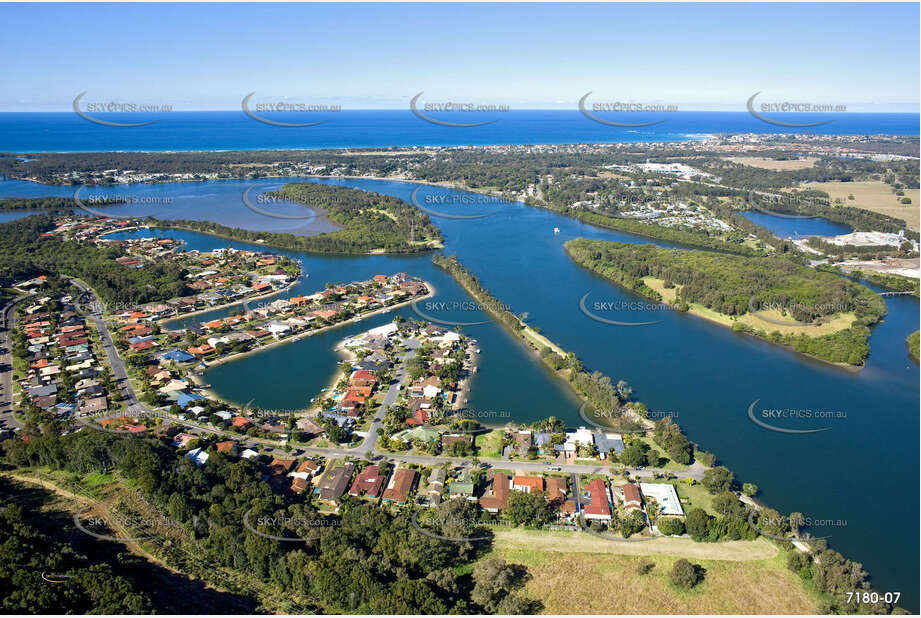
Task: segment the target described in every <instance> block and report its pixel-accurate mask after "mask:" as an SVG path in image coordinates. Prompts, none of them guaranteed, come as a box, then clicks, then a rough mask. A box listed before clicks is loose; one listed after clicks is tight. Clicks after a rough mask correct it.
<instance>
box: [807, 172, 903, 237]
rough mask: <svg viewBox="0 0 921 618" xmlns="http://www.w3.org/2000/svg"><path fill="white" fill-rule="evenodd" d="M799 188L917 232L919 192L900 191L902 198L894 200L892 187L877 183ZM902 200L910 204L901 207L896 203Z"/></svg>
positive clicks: (831, 184)
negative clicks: (902, 222) (897, 221)
mask: <svg viewBox="0 0 921 618" xmlns="http://www.w3.org/2000/svg"><path fill="white" fill-rule="evenodd" d="M800 186H801V187H802V188H803V189H816V190H819V191H825V192H826V193H828V195H830V196H831V197H832V198H833V199H834V198H838V199H840V200H841V203H842V204H844V205H845V206H855V207H857V208H864V209H866V210H872V211H873V212H878V213H880V214H883V215H886V216H889V217H897V218H899V219H904V220H905V222H906V223H907V224H908V226H909V227H910V228H911V229H913V230H918V229H919V225H921V209H919V208H918V200H919V199H921V190H919V189H904V191H905V195H904V196H898V195H896V194H895V193H893V192H892V187H890V186H889V185H887V184H886V183H884V182H882V181H881V180H862V181H858V182H810V183H808V184H803V185H800ZM849 195H853V196H854V199H853V200H849V199H847V198H848V196H849ZM902 197H908V198H911V204H902V203H901V201H900V200H901V199H902Z"/></svg>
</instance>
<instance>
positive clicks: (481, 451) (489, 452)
mask: <svg viewBox="0 0 921 618" xmlns="http://www.w3.org/2000/svg"><path fill="white" fill-rule="evenodd" d="M504 437H505V430H504V429H493V430H492V431H490V432H489V433H481V434H477V436H476V447H477V454H478V455H479V456H480V457H485V458H496V459H497V458H499V457H502V439H503V438H504Z"/></svg>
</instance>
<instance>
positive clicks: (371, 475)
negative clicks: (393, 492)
mask: <svg viewBox="0 0 921 618" xmlns="http://www.w3.org/2000/svg"><path fill="white" fill-rule="evenodd" d="M383 485H384V477H383V476H381V474H380V467H378V466H377V465H374V464H371V465H369V466H367V467H366V468H365V469H364V470H362V471H361V473H360V474H359V475H358V476H356V477H355V481H354V482H353V483H352V488H351V489H350V490H349V495H350V496H356V497H359V496H362V495H364V496H366V497H368V498H377V497H379V496H380V494H381V487H382V486H383Z"/></svg>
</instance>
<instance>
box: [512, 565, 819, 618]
mask: <svg viewBox="0 0 921 618" xmlns="http://www.w3.org/2000/svg"><path fill="white" fill-rule="evenodd" d="M497 553H499V554H500V555H501V556H502V557H503V558H504V559H505V560H507V561H510V562H515V563H519V564H524V565H526V566H527V567H528V571H529V572H530V573H531V574H532V576H533V577H532V579H531V580H530V581H529V582H528V584H527V585H526V587H525V589H524V594H525V595H526V596H529V597H531V598H535V599H540V600H541V601H542V602H543V604H544V613H546V614H814V613H816V612H817V611H818V610H819V603H818V601H817V599H816V598H815V596H814V595H813V594H812V593H810V592H808V591H806V590H805V589H804V588H803V585H802V583H800V581H799V579H798V578H797V577H796V575H795V574H793V573H791V572H789V571H787V570H786V569H785V568H784V567H783V565H782V564H780V563H779V561H778V560H776V559H771V560H763V561H753V562H721V561H712V560H704V561H695V562H696V563H698V564H701V565H702V566H703V567H704V568H705V569H706V570H707V573H706V577H705V579H704V581H703V582H702V583H701V584H698V585H697V586H696V587H694V588H693V589H691V590H681V589H678V588H676V587H675V586H673V585H672V583H671V581H670V579H669V575H668V573H669V571H670V570H671V567H672V564H673V563H674V561H675V560H676V559H675V558H665V557H662V556H655V557H653V558H640V557H634V556H616V555H605V554H575V553H556V552H552V553H551V552H539V551H529V550H500V551H498V552H497ZM645 561H650V562H653V563H655V567H654V568H653V569H652V571H651V572H650V573H648V574H646V575H640V574H639V573H638V571H637V567H638V566H639V565H640V563H642V562H645Z"/></svg>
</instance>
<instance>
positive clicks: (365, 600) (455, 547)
mask: <svg viewBox="0 0 921 618" xmlns="http://www.w3.org/2000/svg"><path fill="white" fill-rule="evenodd" d="M167 442H168V439H166V438H164V439H163V441H160V440H158V439H155V438H140V437H134V438H131V437H124V436H118V435H115V434H112V433H106V432H96V431H81V432H78V433H75V434H70V435H68V436H64V437H59V436H53V435H45V436H41V437H35V438H33V439H32V440H31V441H30V442H29V443H26V442H22V441H18V440H16V441H8V442H6V443H4V445H3V446H4V447H5V448H6V453H5V456H6V460H7V461H8V462H9V463H10V464H12V465H15V466H18V467H21V468H22V467H30V466H47V467H50V468H51V469H53V470H63V471H66V472H69V473H74V474H80V475H83V474H87V473H91V472H100V473H103V472H104V473H109V474H115V475H116V476H118V477H120V478H122V479H124V480H126V481H128V482H129V483H130V484H131V485H132V486H135V487H137V488H138V489H139V490H140V491H141V492H142V494H143V496H145V497H146V499H147V500H149V501H150V502H151V503H152V504H153V506H154V507H156V508H157V510H159V511H160V512H162V513H163V514H165V515H166V516H167V517H168V518H169V519H170V520H171V521H172V522H174V523H175V524H177V525H178V526H179V527H181V530H182V533H183V536H184V537H185V538H186V540H185V541H184V542H183V543H182V544H181V546H180V544H177V543H175V542H174V543H172V544H170V545H167V546H164V547H163V551H164V556H162V558H163V559H165V560H166V563H167V565H168V566H170V567H172V568H176V569H178V570H180V571H183V572H186V573H190V574H193V575H196V576H199V577H203V578H204V579H205V580H206V581H208V580H209V579H211V578H212V577H214V576H216V575H218V573H216V572H215V568H214V567H218V569H221V568H229V569H232V570H233V571H234V572H237V573H239V574H243V576H244V577H246V578H258V579H259V580H260V581H261V582H264V583H265V584H266V585H268V586H271V587H273V588H274V589H276V590H277V591H278V594H280V595H282V596H284V597H285V598H288V599H297V598H306V599H308V601H307V602H306V605H300V606H289V607H288V611H287V612H286V613H295V614H296V613H308V612H309V613H312V612H314V611H315V612H317V613H368V614H418V613H426V614H446V613H454V614H469V613H503V614H520V613H533V612H536V611H539V610H540V606H539V604H536V603H535V602H533V601H531V600H529V599H527V598H524V597H522V596H520V595H519V594H518V592H517V589H518V588H520V587H521V586H522V585H523V584H524V583H525V581H526V580H527V577H528V574H527V571H526V570H525V569H524V568H523V567H520V566H518V565H513V564H506V563H504V562H503V561H501V560H498V559H495V558H487V559H485V560H480V561H479V562H478V563H477V564H476V565H473V567H472V569H471V568H469V566H467V565H470V564H471V563H472V562H473V561H474V560H475V559H477V558H480V557H482V556H483V554H484V553H485V552H487V551H488V550H489V547H490V545H491V542H490V541H489V540H488V538H486V539H485V540H481V541H471V542H453V541H446V540H440V539H437V538H435V537H434V536H432V535H428V534H423V533H422V532H421V531H420V530H419V528H418V527H417V526H416V525H414V524H413V523H412V517H411V512H410V511H408V510H388V509H385V508H381V507H378V506H376V505H373V504H368V503H366V502H362V501H358V500H351V499H348V498H347V499H346V502H345V503H344V504H342V505H341V506H340V508H339V513H338V514H336V515H332V514H323V513H320V512H318V511H317V510H316V509H315V508H314V507H313V506H312V505H311V504H309V503H305V502H304V501H303V498H302V497H297V496H289V495H280V494H273V493H272V491H271V490H270V489H269V485H268V484H267V483H266V482H264V481H263V480H262V473H261V471H260V470H259V468H258V467H257V464H255V463H253V462H250V461H248V460H245V459H235V458H231V457H227V456H225V455H224V454H222V453H219V452H217V451H216V450H214V449H213V448H211V449H209V452H210V453H211V456H210V458H209V459H208V461H207V462H206V463H205V464H204V465H203V466H202V467H200V468H199V467H197V466H196V465H195V464H194V463H193V462H192V461H191V460H190V459H189V458H187V457H184V456H183V455H182V454H180V453H176V451H175V450H174V449H172V448H170V447H169V446H167ZM473 508H474V507H473V505H470V504H469V503H468V502H467V501H466V500H463V499H458V500H452V501H448V502H445V503H443V504H442V505H440V506H439V507H438V508H437V509H436V511H437V513H436V517H434V519H436V520H438V521H441V522H447V523H445V524H443V526H450V528H445V527H441V528H437V532H439V533H442V534H444V535H447V536H451V537H460V536H467V537H471V536H474V535H473V534H472V532H473V531H474V530H475V528H476V525H477V524H476V521H475V520H473V521H471V517H470V514H471V513H470V512H469V511H470V509H473ZM244 521H246V522H248V523H249V526H250V527H254V528H255V529H256V530H258V531H259V532H260V533H263V534H264V535H265V536H263V535H262V534H256V533H254V532H253V531H252V530H250V529H248V527H247V525H246V524H245V523H244ZM269 535H271V536H284V537H288V538H300V539H303V541H302V542H296V543H293V542H283V541H279V540H274V539H272V538H270V537H269ZM478 536H482V534H480V533H478Z"/></svg>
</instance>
